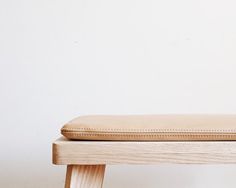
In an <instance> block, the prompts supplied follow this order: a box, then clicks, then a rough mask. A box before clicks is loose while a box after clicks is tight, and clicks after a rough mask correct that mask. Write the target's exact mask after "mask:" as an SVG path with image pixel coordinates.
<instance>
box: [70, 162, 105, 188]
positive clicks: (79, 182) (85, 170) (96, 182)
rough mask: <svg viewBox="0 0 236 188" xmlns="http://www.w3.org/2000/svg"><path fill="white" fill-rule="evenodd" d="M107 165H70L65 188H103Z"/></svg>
mask: <svg viewBox="0 0 236 188" xmlns="http://www.w3.org/2000/svg"><path fill="white" fill-rule="evenodd" d="M104 173H105V165H68V166H67V172H66V183H65V188H102V183H103V178H104Z"/></svg>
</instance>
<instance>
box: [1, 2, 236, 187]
mask: <svg viewBox="0 0 236 188" xmlns="http://www.w3.org/2000/svg"><path fill="white" fill-rule="evenodd" d="M235 7H236V3H235V1H234V0H224V1H223V0H198V1H194V0H177V1H176V0H158V1H156V0H118V1H117V0H116V1H114V0H67V1H63V0H57V1H56V0H38V1H36V0H0V128H1V129H0V133H1V135H0V141H1V142H0V148H1V149H0V163H1V164H0V187H4V188H16V187H17V188H18V187H22V188H28V187H29V188H59V187H61V188H62V187H63V182H64V175H65V174H64V173H65V167H60V166H54V165H52V164H51V143H52V141H53V140H55V139H56V138H57V137H58V136H60V132H59V129H60V128H61V126H62V125H63V124H64V123H66V122H67V121H68V120H70V119H72V118H74V117H76V116H78V115H84V114H158V113H162V114H163V113H236V100H235V97H236V86H235V83H236V74H235V72H236V53H235V52H236V22H235V20H236V11H235ZM235 174H236V165H232V166H230V165H219V166H214V165H206V166H198V165H157V166H109V167H108V168H107V174H106V177H105V188H130V187H137V188H156V187H158V188H176V187H177V188H178V187H179V188H209V187H214V188H234V187H236V182H235Z"/></svg>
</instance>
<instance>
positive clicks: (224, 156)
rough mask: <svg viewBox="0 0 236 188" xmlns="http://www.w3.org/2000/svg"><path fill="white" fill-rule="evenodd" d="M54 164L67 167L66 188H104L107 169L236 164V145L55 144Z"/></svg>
mask: <svg viewBox="0 0 236 188" xmlns="http://www.w3.org/2000/svg"><path fill="white" fill-rule="evenodd" d="M53 163H54V164H56V165H67V173H66V181H65V188H101V187H102V183H103V178H104V173H105V166H106V165H118V164H160V163H173V164H236V141H161V142H160V141H159V142H150V141H143V142H141V141H138V142H136V141H133V142H132V141H71V140H68V139H66V138H64V137H61V138H60V139H58V140H56V141H55V142H54V143H53Z"/></svg>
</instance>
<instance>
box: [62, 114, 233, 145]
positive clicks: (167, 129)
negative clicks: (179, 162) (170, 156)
mask: <svg viewBox="0 0 236 188" xmlns="http://www.w3.org/2000/svg"><path fill="white" fill-rule="evenodd" d="M61 133H62V134H63V135H64V136H65V137H67V138H69V139H73V140H124V141H129V140H130V141H147V140H150V141H167V140H174V141H178V140H179V141H181V140H190V141H191V140H192V141H194V140H196V141H197V140H236V115H123V116H122V115H91V116H80V117H78V118H75V119H73V120H72V121H70V122H68V123H67V124H66V125H64V127H63V128H62V129H61Z"/></svg>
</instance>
